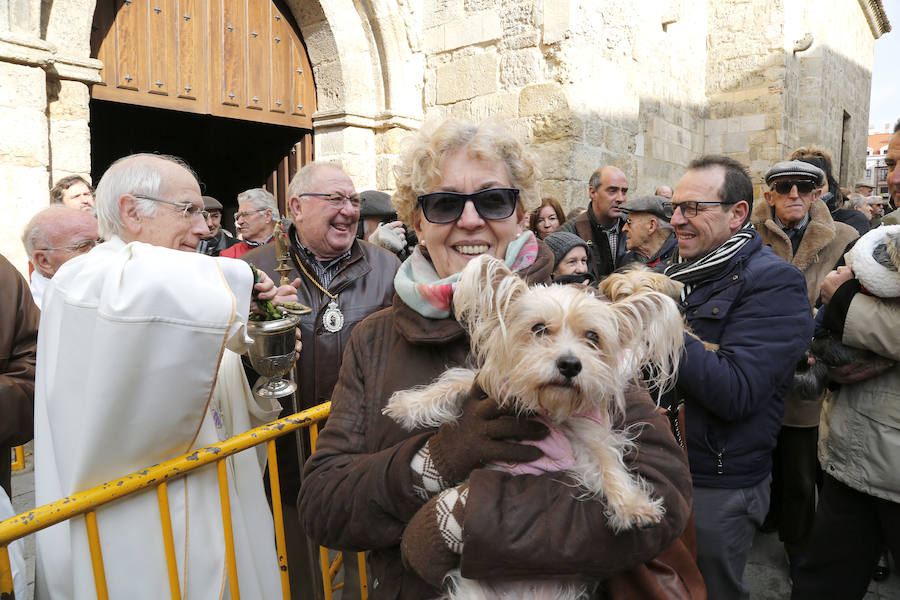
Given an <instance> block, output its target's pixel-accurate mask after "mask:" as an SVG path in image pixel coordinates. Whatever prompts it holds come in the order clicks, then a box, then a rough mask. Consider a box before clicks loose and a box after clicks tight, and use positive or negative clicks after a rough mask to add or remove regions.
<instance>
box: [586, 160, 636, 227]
mask: <svg viewBox="0 0 900 600" xmlns="http://www.w3.org/2000/svg"><path fill="white" fill-rule="evenodd" d="M588 193H590V196H591V204H592V205H593V208H594V214H595V215H596V216H597V219H599V220H600V222H601V223H603V224H610V223H612V222H613V221H615V220H616V219H618V218H619V217H621V216H622V211H621V210H619V206H621V205H622V203H623V202H625V201H626V200H627V199H628V197H627V196H628V178H627V177H625V173H623V172H622V171H620V170H619V169H617V168H615V167H607V168H606V169H604V170H603V176H602V177H601V178H600V186H599V187H597V188H596V189H595V188H592V187H591V188H588Z"/></svg>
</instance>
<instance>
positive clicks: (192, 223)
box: [126, 159, 209, 252]
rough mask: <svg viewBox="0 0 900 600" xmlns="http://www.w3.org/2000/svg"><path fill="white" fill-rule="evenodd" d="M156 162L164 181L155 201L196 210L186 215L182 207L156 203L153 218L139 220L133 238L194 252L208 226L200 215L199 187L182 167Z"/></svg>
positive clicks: (201, 206)
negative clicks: (159, 200)
mask: <svg viewBox="0 0 900 600" xmlns="http://www.w3.org/2000/svg"><path fill="white" fill-rule="evenodd" d="M158 162H159V170H160V175H161V176H162V181H163V182H164V184H163V187H162V190H160V194H159V198H160V199H162V200H168V201H169V202H178V203H179V204H182V203H183V204H188V203H190V204H193V205H194V207H196V210H195V211H194V212H193V214H192V215H187V216H186V215H185V211H184V208H183V207H179V206H173V205H171V204H166V203H163V202H159V203H157V206H156V213H155V214H154V215H153V216H150V217H141V221H140V225H139V227H138V231H137V233H136V235H135V236H134V239H135V240H136V241H138V242H145V243H147V244H152V245H154V246H163V247H165V248H171V249H173V250H183V251H185V252H196V251H197V245H198V244H199V243H200V240H201V239H203V238H205V237H209V227H207V226H206V221H205V220H204V219H203V215H201V214H200V211H201V210H202V209H203V197H202V196H201V195H200V185H199V184H198V183H197V180H196V179H195V178H194V176H193V175H191V174H190V173H189V172H188V171H187V170H186V169H184V168H183V167H181V166H179V165H177V164H175V163H171V162H168V161H165V160H162V159H159V160H158ZM126 241H130V240H126Z"/></svg>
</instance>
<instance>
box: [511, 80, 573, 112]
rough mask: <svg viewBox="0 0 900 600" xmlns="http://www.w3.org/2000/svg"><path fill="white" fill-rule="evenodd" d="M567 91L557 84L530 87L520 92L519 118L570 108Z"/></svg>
mask: <svg viewBox="0 0 900 600" xmlns="http://www.w3.org/2000/svg"><path fill="white" fill-rule="evenodd" d="M568 106H569V103H568V101H567V100H566V94H565V91H563V89H562V88H561V87H560V86H559V84H557V83H539V84H535V85H529V86H527V87H525V88H523V89H522V91H521V92H519V116H522V117H527V116H531V115H539V114H542V113H548V112H555V111H558V110H562V109H565V108H568Z"/></svg>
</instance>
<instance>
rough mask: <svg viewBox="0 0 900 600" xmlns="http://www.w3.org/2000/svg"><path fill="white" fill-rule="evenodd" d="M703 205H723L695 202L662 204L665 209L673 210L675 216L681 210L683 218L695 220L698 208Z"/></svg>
mask: <svg viewBox="0 0 900 600" xmlns="http://www.w3.org/2000/svg"><path fill="white" fill-rule="evenodd" d="M701 204H722V203H721V202H693V201H688V202H679V203H678V204H675V203H674V202H663V203H662V205H663V208H666V209H669V208H671V209H672V213H673V214H674V213H675V211H676V210H678V209H679V208H680V209H681V216H683V217H684V218H685V219H693V218H694V217H696V216H697V212H698V211H697V208H698V207H699V206H700V205H701Z"/></svg>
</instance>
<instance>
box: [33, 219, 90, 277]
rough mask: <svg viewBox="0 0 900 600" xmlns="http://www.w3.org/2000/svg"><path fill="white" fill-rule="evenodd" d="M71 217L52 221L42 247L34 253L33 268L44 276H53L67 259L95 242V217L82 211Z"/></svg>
mask: <svg viewBox="0 0 900 600" xmlns="http://www.w3.org/2000/svg"><path fill="white" fill-rule="evenodd" d="M76 215H78V216H81V215H83V218H78V216H75V217H73V218H72V219H69V220H66V221H63V222H59V223H54V224H53V225H52V226H51V227H48V228H47V229H48V230H49V232H48V234H47V237H46V239H44V240H43V242H44V243H43V244H42V248H37V249H36V250H35V253H34V262H35V268H36V269H37V270H38V272H40V273H41V275H43V276H44V277H53V276H54V275H55V274H56V271H57V270H58V269H59V268H60V267H61V266H62V265H63V264H65V263H66V262H67V261H69V260H71V259H73V258H75V257H76V256H78V255H79V254H84V253H85V252H88V251H89V250H91V248H93V247H94V246H95V245H96V243H97V237H98V235H97V219H95V218H94V217H93V216H91V215H87V214H84V213H76Z"/></svg>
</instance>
